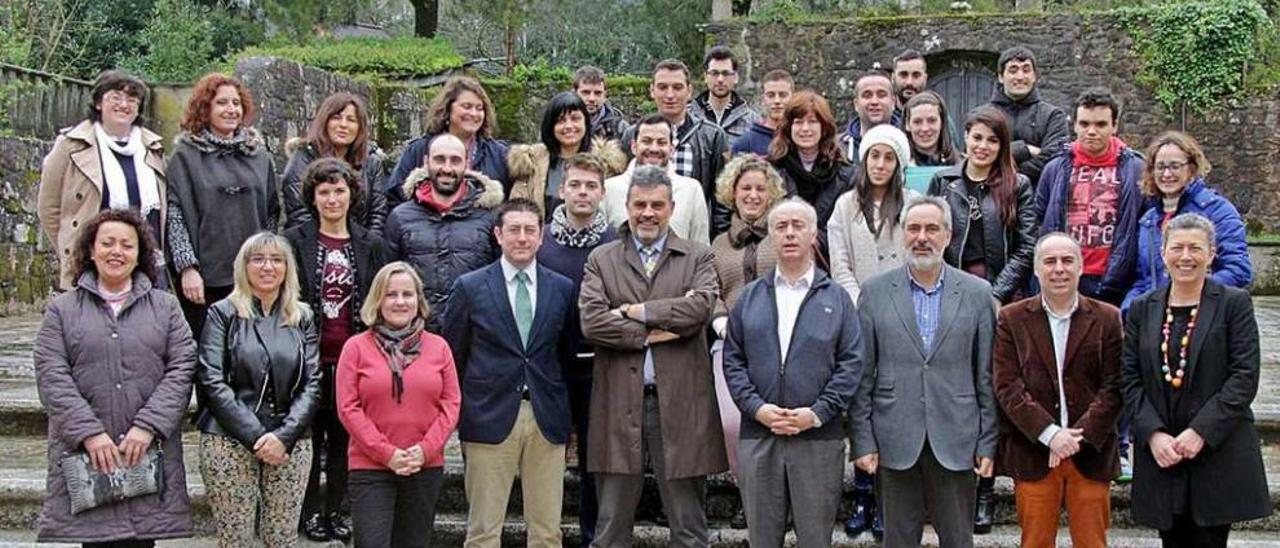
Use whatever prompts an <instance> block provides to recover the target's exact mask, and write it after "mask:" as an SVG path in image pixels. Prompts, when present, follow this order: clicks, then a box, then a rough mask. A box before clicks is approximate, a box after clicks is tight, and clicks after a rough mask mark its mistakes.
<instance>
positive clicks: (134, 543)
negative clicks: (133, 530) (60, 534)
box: [81, 539, 156, 548]
mask: <svg viewBox="0 0 1280 548" xmlns="http://www.w3.org/2000/svg"><path fill="white" fill-rule="evenodd" d="M155 545H156V541H154V540H138V539H131V540H113V541H111V542H86V543H84V544H82V545H81V546H83V547H84V548H154V547H155Z"/></svg>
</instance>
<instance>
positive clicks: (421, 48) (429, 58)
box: [236, 38, 464, 79]
mask: <svg viewBox="0 0 1280 548" xmlns="http://www.w3.org/2000/svg"><path fill="white" fill-rule="evenodd" d="M256 56H266V57H284V58H286V59H290V60H293V61H297V62H299V63H303V64H307V65H311V66H314V67H318V68H322V69H325V70H331V71H334V72H337V73H341V74H345V75H348V76H357V77H358V76H365V77H378V78H388V79H394V78H411V77H416V76H430V75H432V74H438V73H440V72H443V71H446V70H449V69H455V68H459V67H461V66H462V64H463V62H464V60H463V58H462V57H461V56H460V55H458V53H457V52H455V51H454V49H453V46H452V45H451V44H449V42H447V41H445V40H443V39H439V38H435V39H430V40H426V39H422V38H393V39H380V38H347V39H342V40H334V39H317V40H312V41H310V42H307V43H303V44H290V45H275V46H260V47H251V48H248V49H246V50H243V51H241V52H240V53H238V54H237V55H236V57H237V58H245V57H256Z"/></svg>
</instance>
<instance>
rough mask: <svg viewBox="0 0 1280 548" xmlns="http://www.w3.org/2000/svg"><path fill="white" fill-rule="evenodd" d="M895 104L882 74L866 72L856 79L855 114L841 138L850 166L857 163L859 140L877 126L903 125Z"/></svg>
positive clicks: (890, 85)
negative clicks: (851, 163)
mask: <svg viewBox="0 0 1280 548" xmlns="http://www.w3.org/2000/svg"><path fill="white" fill-rule="evenodd" d="M896 103H897V99H896V98H895V96H894V94H893V82H892V80H890V78H889V75H888V74H885V73H884V71H881V70H872V71H868V72H866V73H863V75H862V76H860V77H859V78H858V82H857V83H856V84H854V85H853V110H854V112H856V113H857V114H856V115H855V116H854V117H853V119H852V120H849V125H848V126H846V127H845V130H844V134H843V135H841V136H840V147H841V148H842V149H844V152H845V158H848V159H849V161H851V162H857V161H858V146H859V145H861V144H862V136H863V135H865V134H866V132H867V131H869V130H871V128H873V127H875V126H878V125H880V124H893V126H894V127H900V126H901V125H902V117H901V116H900V115H899V114H898V109H897V107H896Z"/></svg>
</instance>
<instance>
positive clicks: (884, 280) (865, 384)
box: [850, 196, 997, 548]
mask: <svg viewBox="0 0 1280 548" xmlns="http://www.w3.org/2000/svg"><path fill="white" fill-rule="evenodd" d="M903 224H904V227H905V238H904V242H903V243H904V245H905V247H906V252H907V257H908V259H907V265H906V266H905V267H903V268H901V269H897V270H891V271H888V272H885V273H884V274H881V275H879V276H876V277H873V278H871V279H870V280H869V281H867V283H866V284H865V285H864V286H863V290H862V295H861V296H860V298H859V301H858V310H859V313H860V316H861V318H862V336H863V341H864V347H863V348H864V360H865V361H864V363H865V364H866V365H865V367H864V368H863V374H862V381H861V382H860V383H859V385H858V392H857V394H856V395H855V397H854V401H853V404H852V406H851V408H850V421H851V423H852V424H853V450H854V455H856V464H857V466H858V467H859V468H861V469H863V470H865V471H867V472H869V473H873V474H876V475H877V476H878V477H877V479H876V481H877V483H878V487H879V488H880V506H881V508H880V509H881V512H883V515H884V545H885V547H886V548H898V547H907V546H911V547H916V546H920V540H921V537H922V535H923V534H924V523H925V519H926V516H927V517H928V518H929V519H930V521H931V522H932V523H933V527H934V529H935V530H936V531H937V532H938V540H939V543H940V545H941V546H942V547H943V548H968V547H972V546H973V512H974V498H975V495H974V484H975V481H976V476H982V477H988V476H990V475H991V473H992V468H993V467H992V459H994V457H995V451H996V435H997V425H996V420H997V419H996V405H997V404H996V400H995V394H994V388H993V386H992V377H991V350H992V344H993V336H994V330H995V303H994V301H993V300H992V297H991V286H990V284H988V283H987V282H986V281H985V280H982V279H981V278H978V277H975V276H971V275H969V274H967V273H965V272H964V271H962V270H958V269H955V268H952V267H950V266H946V265H945V264H944V263H943V261H942V250H943V249H945V248H946V246H947V244H948V242H950V241H951V212H950V211H949V210H948V206H947V203H946V202H945V201H943V200H941V199H939V198H936V197H931V196H927V197H920V198H916V199H913V200H911V201H910V202H908V204H907V206H906V218H905V220H904V223H903Z"/></svg>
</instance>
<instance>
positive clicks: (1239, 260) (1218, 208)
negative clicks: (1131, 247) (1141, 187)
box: [1122, 177, 1253, 311]
mask: <svg viewBox="0 0 1280 548" xmlns="http://www.w3.org/2000/svg"><path fill="white" fill-rule="evenodd" d="M1148 205H1150V206H1153V207H1151V208H1150V209H1148V210H1147V212H1146V213H1144V214H1143V215H1142V218H1141V219H1140V220H1139V221H1138V270H1137V281H1136V282H1134V284H1133V289H1130V290H1129V293H1128V294H1127V295H1125V298H1124V306H1123V307H1122V310H1125V311H1128V310H1129V304H1130V303H1131V302H1133V300H1134V299H1136V298H1138V297H1139V296H1141V295H1142V294H1143V293H1146V292H1148V291H1151V290H1152V289H1155V288H1157V287H1161V286H1163V285H1165V284H1167V283H1169V273H1168V272H1167V271H1166V270H1165V267H1164V258H1163V257H1162V254H1161V252H1160V251H1161V240H1162V236H1161V230H1162V228H1163V224H1164V210H1163V208H1161V207H1160V204H1159V202H1155V203H1154V204H1150V203H1149V204H1148ZM1183 213H1198V214H1200V215H1204V216H1205V217H1206V218H1208V219H1209V221H1211V222H1213V229H1214V232H1215V233H1216V236H1215V238H1214V245H1215V247H1217V251H1216V253H1215V255H1214V257H1213V264H1212V265H1210V268H1209V272H1210V273H1211V274H1210V275H1209V277H1210V278H1213V280H1214V281H1216V282H1218V283H1220V284H1222V285H1226V286H1231V287H1239V288H1244V287H1246V286H1248V285H1249V284H1250V283H1251V282H1253V262H1252V261H1250V260H1249V246H1248V244H1247V243H1246V242H1245V227H1244V221H1243V220H1242V219H1241V218H1240V212H1238V211H1236V207H1235V206H1233V205H1231V202H1229V201H1227V199H1226V198H1224V197H1222V195H1220V194H1218V193H1217V192H1214V191H1213V190H1212V189H1210V188H1209V187H1208V186H1207V185H1206V184H1205V182H1204V179H1201V178H1199V177H1197V178H1196V179H1195V180H1194V181H1191V183H1189V184H1188V185H1187V188H1186V189H1185V190H1183V191H1182V197H1181V198H1179V199H1178V210H1177V213H1176V214H1175V215H1181V214H1183Z"/></svg>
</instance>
